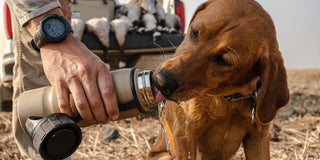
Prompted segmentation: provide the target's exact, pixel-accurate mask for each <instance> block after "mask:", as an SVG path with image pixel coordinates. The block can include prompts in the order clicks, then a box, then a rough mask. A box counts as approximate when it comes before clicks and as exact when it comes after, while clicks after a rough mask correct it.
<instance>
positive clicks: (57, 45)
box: [40, 33, 80, 53]
mask: <svg viewBox="0 0 320 160" xmlns="http://www.w3.org/2000/svg"><path fill="white" fill-rule="evenodd" d="M70 45H80V42H79V41H78V40H77V39H76V38H75V37H74V36H73V34H72V33H69V34H68V35H67V37H66V39H64V40H63V41H61V42H58V43H46V44H43V45H42V46H41V47H40V51H41V50H43V49H54V50H56V49H59V48H61V47H62V46H69V47H71V46H70ZM40 53H41V52H40Z"/></svg>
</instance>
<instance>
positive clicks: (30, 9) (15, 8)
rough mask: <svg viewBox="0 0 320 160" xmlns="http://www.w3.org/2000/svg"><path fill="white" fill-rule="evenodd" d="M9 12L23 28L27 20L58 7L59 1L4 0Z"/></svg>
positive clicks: (59, 5)
mask: <svg viewBox="0 0 320 160" xmlns="http://www.w3.org/2000/svg"><path fill="white" fill-rule="evenodd" d="M5 1H6V3H7V4H8V6H9V8H10V10H11V11H12V12H13V13H14V15H15V16H16V18H17V19H18V21H19V24H20V26H23V25H24V24H25V23H27V22H28V21H29V20H31V19H33V18H35V17H37V16H40V15H42V14H44V13H46V12H48V11H50V10H52V9H54V8H57V7H60V8H61V4H60V2H59V0H5Z"/></svg>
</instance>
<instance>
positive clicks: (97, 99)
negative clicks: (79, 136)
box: [82, 75, 109, 123]
mask: <svg viewBox="0 0 320 160" xmlns="http://www.w3.org/2000/svg"><path fill="white" fill-rule="evenodd" d="M93 77H94V78H93ZM82 86H83V89H84V91H85V93H86V96H87V100H88V102H89V106H90V108H91V112H92V113H93V115H94V117H95V119H96V121H98V122H99V123H107V122H108V121H109V118H108V117H107V114H106V110H105V108H104V105H103V102H102V99H101V96H100V91H99V89H98V85H97V81H96V77H95V76H92V77H89V76H87V75H86V76H84V77H83V78H82Z"/></svg>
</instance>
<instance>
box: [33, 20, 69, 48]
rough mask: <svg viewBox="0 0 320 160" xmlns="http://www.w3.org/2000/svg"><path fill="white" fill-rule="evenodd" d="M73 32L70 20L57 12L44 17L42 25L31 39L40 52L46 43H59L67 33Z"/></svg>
mask: <svg viewBox="0 0 320 160" xmlns="http://www.w3.org/2000/svg"><path fill="white" fill-rule="evenodd" d="M70 32H73V31H72V28H71V25H70V23H69V21H68V20H67V19H66V18H65V17H63V16H59V15H56V14H52V15H48V16H45V17H44V18H42V20H41V21H40V25H39V26H38V27H37V30H36V33H35V34H34V36H33V39H32V41H31V45H32V47H33V48H34V49H35V50H36V51H38V52H40V47H41V46H42V45H43V44H46V43H58V42H61V41H63V40H64V39H66V37H67V35H68V34H69V33H70Z"/></svg>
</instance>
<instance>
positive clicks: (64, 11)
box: [24, 0, 72, 36]
mask: <svg viewBox="0 0 320 160" xmlns="http://www.w3.org/2000/svg"><path fill="white" fill-rule="evenodd" d="M59 1H60V4H61V8H55V9H53V10H50V11H48V12H46V13H44V14H42V15H40V16H38V17H35V18H33V19H31V20H30V21H28V22H27V23H26V24H25V25H24V26H25V27H26V28H27V30H28V31H29V32H30V34H31V35H32V36H33V35H34V34H35V32H36V29H37V26H39V24H40V21H41V19H42V18H43V17H45V16H47V15H50V14H57V15H60V16H64V17H65V18H67V19H68V20H69V21H71V15H72V12H71V1H70V0H59Z"/></svg>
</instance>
